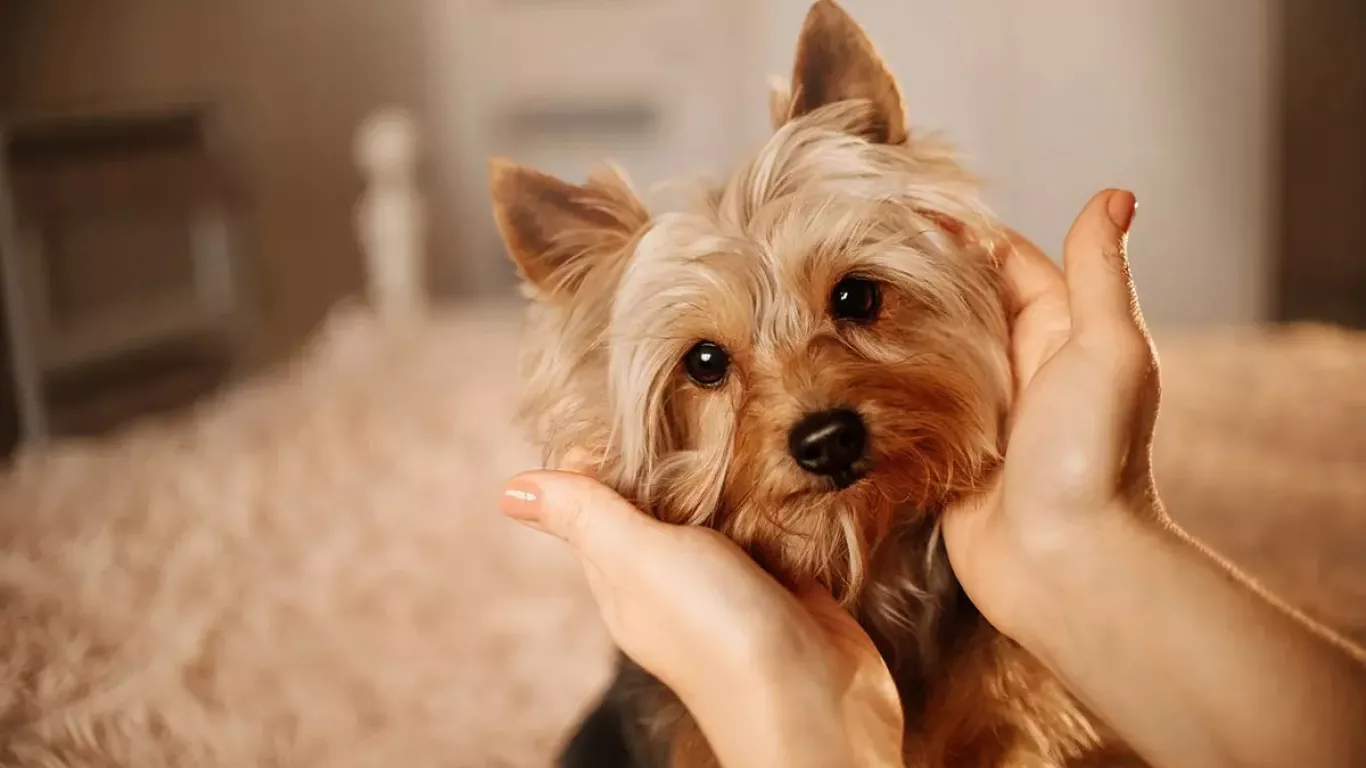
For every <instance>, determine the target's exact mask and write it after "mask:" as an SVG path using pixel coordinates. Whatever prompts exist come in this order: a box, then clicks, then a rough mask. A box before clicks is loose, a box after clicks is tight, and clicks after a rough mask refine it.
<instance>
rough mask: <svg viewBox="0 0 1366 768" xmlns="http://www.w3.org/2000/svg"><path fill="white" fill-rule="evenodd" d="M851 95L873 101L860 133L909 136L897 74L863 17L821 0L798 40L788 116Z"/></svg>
mask: <svg viewBox="0 0 1366 768" xmlns="http://www.w3.org/2000/svg"><path fill="white" fill-rule="evenodd" d="M851 99H861V100H864V101H866V102H868V103H869V104H870V105H871V107H872V109H871V111H870V113H869V117H868V119H867V120H866V121H864V123H863V124H860V125H857V126H854V127H853V130H854V132H855V133H857V134H859V135H860V136H862V137H863V138H866V139H868V140H869V141H872V142H876V143H880V144H904V143H905V142H906V138H907V131H906V107H905V105H904V104H903V103H902V101H901V88H900V87H899V86H898V85H897V82H896V78H895V77H893V76H892V73H891V71H890V70H889V69H888V68H887V65H886V63H884V62H883V60H882V57H881V56H880V55H878V52H877V50H876V49H875V48H874V47H873V42H872V41H871V40H869V39H868V35H867V34H866V33H864V31H863V28H862V27H860V26H859V25H858V22H856V21H854V19H853V18H852V17H851V16H850V15H849V14H848V13H847V12H845V10H844V9H843V8H841V7H840V6H839V5H838V4H837V3H835V2H834V1H833V0H818V2H817V3H816V4H815V5H813V6H811V10H810V11H808V12H807V15H806V22H805V23H804V24H803V25H802V32H801V37H800V38H799V39H798V41H797V61H796V64H795V65H794V66H793V71H792V92H791V96H790V100H789V101H788V104H787V110H786V112H787V115H786V117H787V119H788V120H790V119H792V118H795V117H801V116H802V115H805V114H808V113H810V112H814V111H815V110H817V109H819V108H821V107H823V106H826V105H827V104H834V103H836V102H840V101H849V100H851ZM770 106H771V107H776V102H775V103H774V104H771V105H770ZM776 111H777V110H776V109H775V113H776ZM776 117H777V115H776V114H775V118H776Z"/></svg>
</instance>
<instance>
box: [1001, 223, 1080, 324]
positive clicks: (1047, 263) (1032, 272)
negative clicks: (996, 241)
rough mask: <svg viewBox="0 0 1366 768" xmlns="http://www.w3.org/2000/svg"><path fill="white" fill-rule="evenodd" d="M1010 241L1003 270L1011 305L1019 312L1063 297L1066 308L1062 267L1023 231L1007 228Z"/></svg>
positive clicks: (1004, 252)
mask: <svg viewBox="0 0 1366 768" xmlns="http://www.w3.org/2000/svg"><path fill="white" fill-rule="evenodd" d="M1006 233H1007V235H1008V238H1009V243H1008V244H1007V245H1006V247H1004V248H1002V251H1003V253H1002V256H1001V274H1002V276H1003V277H1004V278H1005V281H1006V289H1007V290H1008V291H1009V297H1010V299H1011V309H1012V311H1014V312H1019V311H1020V310H1023V309H1025V308H1027V307H1029V306H1032V305H1034V304H1036V303H1038V302H1040V301H1051V300H1059V299H1060V300H1062V302H1063V305H1062V306H1063V309H1064V311H1065V310H1066V299H1067V283H1066V282H1065V281H1064V280H1063V276H1062V270H1061V269H1058V265H1057V264H1054V263H1053V260H1052V259H1050V258H1048V255H1047V254H1045V253H1044V252H1043V251H1041V250H1039V247H1038V246H1037V245H1034V243H1032V242H1030V241H1029V239H1028V238H1026V237H1025V236H1024V235H1022V234H1020V233H1019V232H1016V231H1015V230H1013V229H1007V230H1006Z"/></svg>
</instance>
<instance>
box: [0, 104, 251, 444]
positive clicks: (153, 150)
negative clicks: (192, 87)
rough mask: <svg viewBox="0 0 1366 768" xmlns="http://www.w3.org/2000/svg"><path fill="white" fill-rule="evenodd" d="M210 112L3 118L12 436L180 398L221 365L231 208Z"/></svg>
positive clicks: (100, 424)
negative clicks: (16, 421) (15, 420)
mask: <svg viewBox="0 0 1366 768" xmlns="http://www.w3.org/2000/svg"><path fill="white" fill-rule="evenodd" d="M220 150H221V137H219V136H218V135H216V134H215V131H214V123H213V120H212V117H211V114H210V112H209V110H208V109H206V108H201V107H183V108H168V109H163V110H155V111H145V112H137V113H128V114H113V115H70V116H68V115H63V116H51V117H37V118H25V119H16V120H10V121H8V122H7V123H6V124H5V125H4V126H3V132H0V187H3V189H4V191H3V193H0V208H3V210H0V238H2V239H0V259H3V266H4V271H3V273H2V274H3V281H4V287H5V293H4V297H5V308H6V315H5V319H6V323H5V325H6V328H7V339H8V346H9V353H10V354H9V357H10V365H9V368H10V376H11V378H12V380H13V390H14V392H15V395H16V398H15V399H16V400H17V403H18V412H19V417H20V423H21V426H22V435H23V437H24V439H29V440H42V439H44V438H47V437H49V436H52V435H56V434H86V433H91V432H98V431H102V430H104V429H107V428H109V427H112V426H115V425H117V424H119V423H122V422H123V421H125V420H127V419H129V418H132V417H134V416H137V415H140V414H142V413H146V412H153V411H158V410H162V409H165V408H169V407H175V406H177V405H180V404H183V403H185V402H188V401H189V400H192V399H194V398H195V397H197V396H198V395H199V394H202V393H203V392H204V391H207V390H208V389H210V388H212V387H213V386H216V385H217V383H218V382H219V381H221V380H222V378H223V377H224V376H225V375H226V372H227V370H228V369H229V368H230V367H231V365H232V360H233V356H234V348H235V346H236V344H237V343H238V342H239V340H240V339H239V335H240V334H239V331H240V326H241V323H242V320H243V313H242V303H241V301H240V296H239V290H238V283H237V279H236V272H237V257H238V252H239V250H240V238H239V232H238V225H237V216H238V214H239V211H237V210H235V209H234V204H233V195H232V194H231V189H230V185H229V184H228V181H227V174H226V171H225V167H224V165H225V164H224V161H223V158H222V156H221V152H220Z"/></svg>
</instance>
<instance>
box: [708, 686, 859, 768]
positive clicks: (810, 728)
mask: <svg viewBox="0 0 1366 768" xmlns="http://www.w3.org/2000/svg"><path fill="white" fill-rule="evenodd" d="M732 683H733V685H732V686H731V687H728V688H727V689H726V690H725V691H724V692H723V691H720V690H718V691H715V692H713V693H712V694H711V695H709V696H707V697H705V698H706V699H707V700H703V701H696V700H694V701H688V700H685V701H684V704H685V705H686V706H687V707H688V709H689V711H690V712H692V714H693V717H694V718H695V719H696V721H697V724H698V727H699V728H701V730H702V733H703V734H704V735H705V736H706V738H707V742H708V743H709V744H710V745H711V747H712V749H713V751H714V752H715V754H716V756H717V759H718V760H719V761H720V763H721V764H722V765H725V766H754V767H755V768H770V767H771V768H806V767H807V766H811V767H812V768H815V767H816V766H822V767H823V766H832V765H841V766H844V765H848V766H854V765H857V764H858V763H857V762H856V761H855V759H854V755H853V752H852V746H851V741H850V739H849V735H848V731H847V728H846V724H845V722H844V720H843V718H842V716H841V715H842V713H841V711H840V707H839V705H838V702H836V701H835V700H834V699H833V697H831V696H829V695H828V694H829V691H828V690H825V689H824V688H823V687H822V686H821V685H820V684H819V683H818V682H816V681H813V680H812V679H811V677H810V675H809V673H808V671H807V670H803V669H800V668H798V669H792V670H787V671H786V673H785V674H778V675H774V674H767V673H761V672H758V671H757V670H755V671H754V672H752V673H751V674H749V675H745V676H741V677H737V678H736V679H734V680H733V681H732Z"/></svg>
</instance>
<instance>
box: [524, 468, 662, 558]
mask: <svg viewBox="0 0 1366 768" xmlns="http://www.w3.org/2000/svg"><path fill="white" fill-rule="evenodd" d="M502 509H503V514H505V515H507V516H508V517H510V518H512V519H514V520H517V521H518V522H521V523H524V524H526V525H528V526H530V527H532V528H535V529H537V530H539V531H544V532H545V533H549V534H551V535H552V536H556V537H558V538H560V539H563V540H564V541H566V542H568V543H569V544H570V546H572V547H574V548H575V549H576V550H578V552H579V554H580V555H581V556H583V557H585V558H587V559H589V560H592V559H594V558H595V554H596V553H603V552H611V551H621V550H620V548H621V547H627V548H628V549H629V548H633V546H634V545H632V544H631V542H632V541H634V540H635V539H636V538H638V537H639V536H640V535H641V534H647V533H650V532H652V531H653V528H654V527H655V526H658V525H661V523H659V522H658V521H656V520H654V519H653V518H651V517H649V516H647V515H645V514H644V513H642V512H641V511H640V510H638V509H636V508H635V507H634V506H632V505H631V503H630V502H628V501H626V499H624V498H622V497H621V496H620V495H618V494H617V492H616V491H613V490H612V489H611V488H608V487H607V486H605V485H603V484H602V483H599V482H598V481H596V480H594V479H593V478H591V477H588V476H587V475H581V474H578V473H575V472H561V471H550V470H540V471H535V472H524V473H522V474H520V475H517V476H516V477H514V478H512V479H511V480H510V481H508V484H507V485H506V486H505V487H504V488H503V498H502Z"/></svg>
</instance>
